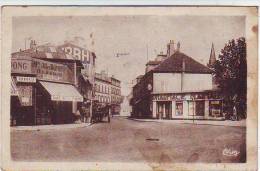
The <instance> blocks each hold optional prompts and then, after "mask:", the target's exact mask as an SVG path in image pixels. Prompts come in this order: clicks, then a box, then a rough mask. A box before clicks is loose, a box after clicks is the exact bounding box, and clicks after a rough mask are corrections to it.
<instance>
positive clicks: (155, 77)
mask: <svg viewBox="0 0 260 171" xmlns="http://www.w3.org/2000/svg"><path fill="white" fill-rule="evenodd" d="M167 47H168V49H167V54H166V55H162V54H160V55H158V56H157V58H156V59H155V61H152V62H151V61H150V62H148V64H147V67H149V68H148V69H146V71H147V72H146V74H145V75H144V76H142V78H141V79H140V78H138V81H137V84H136V85H135V86H134V87H133V99H132V106H133V114H132V117H138V118H154V119H223V115H222V98H221V97H220V95H219V92H218V90H217V89H214V88H213V81H212V80H213V78H212V71H211V70H210V69H209V68H208V67H206V66H204V65H202V64H200V63H199V62H197V61H195V60H194V59H192V58H191V57H189V56H187V55H186V54H184V53H181V52H180V44H179V43H178V45H177V48H176V49H174V42H173V41H171V42H170V43H169V44H168V46H167ZM169 48H173V49H169ZM158 61H159V62H158ZM155 64H157V66H154V65H155ZM149 65H152V69H151V66H149Z"/></svg>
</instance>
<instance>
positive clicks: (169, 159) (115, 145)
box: [11, 117, 246, 163]
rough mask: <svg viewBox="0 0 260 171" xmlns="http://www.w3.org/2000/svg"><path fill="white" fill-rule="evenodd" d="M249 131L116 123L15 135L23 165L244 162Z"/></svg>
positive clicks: (16, 150)
mask: <svg viewBox="0 0 260 171" xmlns="http://www.w3.org/2000/svg"><path fill="white" fill-rule="evenodd" d="M245 137H246V128H245V127H230V126H212V125H194V124H176V123H170V122H167V123H160V122H140V121H133V120H129V119H127V118H120V117H116V118H112V120H111V122H110V123H97V124H94V125H91V126H89V127H84V128H70V129H58V130H40V131H35V130H32V131H17V130H13V131H12V132H11V155H12V159H13V160H19V161H88V162H148V163H150V162H156V163H177V162H203V163H204V162H207V163H219V162H225V163H229V162H245V160H246V155H245V153H246V151H245V149H246V143H245V142H246V139H245Z"/></svg>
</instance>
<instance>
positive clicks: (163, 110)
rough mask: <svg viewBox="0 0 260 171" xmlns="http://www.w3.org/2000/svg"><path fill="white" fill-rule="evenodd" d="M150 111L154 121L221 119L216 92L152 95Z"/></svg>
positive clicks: (220, 109)
mask: <svg viewBox="0 0 260 171" xmlns="http://www.w3.org/2000/svg"><path fill="white" fill-rule="evenodd" d="M151 109H152V118H155V119H213V120H214V119H216V120H219V119H223V114H222V99H221V98H220V97H219V95H218V93H217V92H216V91H205V92H186V93H168V94H167V93H166V94H152V103H151Z"/></svg>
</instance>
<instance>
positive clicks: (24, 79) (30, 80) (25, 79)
mask: <svg viewBox="0 0 260 171" xmlns="http://www.w3.org/2000/svg"><path fill="white" fill-rule="evenodd" d="M16 80H17V82H23V83H36V78H35V77H21V76H17V77H16Z"/></svg>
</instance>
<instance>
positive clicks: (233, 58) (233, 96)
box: [213, 37, 247, 118]
mask: <svg viewBox="0 0 260 171" xmlns="http://www.w3.org/2000/svg"><path fill="white" fill-rule="evenodd" d="M213 71H214V77H215V79H216V82H217V83H218V86H219V88H220V91H221V94H222V95H223V97H224V107H225V108H224V110H226V111H230V110H232V108H233V106H234V105H235V106H236V107H237V111H238V115H240V116H241V117H244V118H246V95H247V65H246V42H245V38H244V37H241V38H238V39H237V40H234V39H232V40H230V41H229V42H228V43H227V44H226V45H225V47H224V48H223V49H222V50H221V53H220V55H219V59H218V60H217V61H216V62H215V64H214V65H213Z"/></svg>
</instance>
